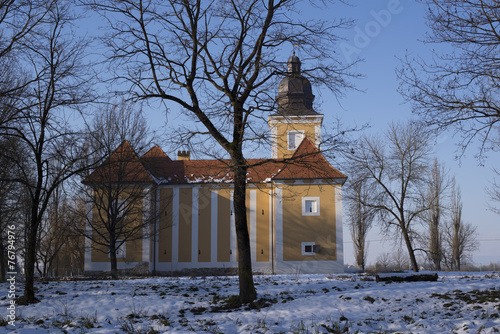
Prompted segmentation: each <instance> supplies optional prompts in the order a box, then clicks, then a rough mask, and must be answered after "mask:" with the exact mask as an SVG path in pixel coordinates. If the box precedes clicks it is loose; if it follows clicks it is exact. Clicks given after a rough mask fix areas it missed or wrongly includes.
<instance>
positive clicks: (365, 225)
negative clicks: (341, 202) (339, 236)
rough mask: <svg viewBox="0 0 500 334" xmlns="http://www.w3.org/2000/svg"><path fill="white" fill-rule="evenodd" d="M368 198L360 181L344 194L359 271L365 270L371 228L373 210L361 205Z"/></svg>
mask: <svg viewBox="0 0 500 334" xmlns="http://www.w3.org/2000/svg"><path fill="white" fill-rule="evenodd" d="M369 196H370V194H369V193H367V191H366V188H365V186H364V184H363V181H362V180H359V181H358V182H355V183H354V184H353V186H352V187H349V188H348V190H347V191H346V192H345V195H344V198H345V199H346V202H347V203H348V204H347V221H348V224H349V226H350V228H351V237H352V242H353V244H354V257H355V259H356V264H357V266H358V268H359V269H361V270H365V266H366V257H367V251H368V245H367V243H366V237H367V235H368V231H369V230H370V228H371V226H372V222H373V219H374V218H375V217H374V216H375V215H374V210H372V209H371V208H370V207H367V206H365V205H363V203H366V202H367V200H368V197H369Z"/></svg>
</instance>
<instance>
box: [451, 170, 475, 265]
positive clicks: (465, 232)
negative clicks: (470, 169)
mask: <svg viewBox="0 0 500 334" xmlns="http://www.w3.org/2000/svg"><path fill="white" fill-rule="evenodd" d="M462 206H463V204H462V196H461V192H460V187H459V186H458V185H457V184H456V182H455V179H452V181H451V202H450V217H449V220H448V222H447V224H446V226H445V229H444V238H443V239H444V240H443V241H444V246H445V249H444V254H443V257H444V260H445V264H446V266H447V267H448V268H450V269H451V270H460V268H461V265H462V263H463V261H464V260H465V259H467V258H469V257H470V256H471V254H472V252H473V251H475V250H476V249H477V248H478V244H477V241H476V235H477V232H476V230H477V228H476V227H474V226H472V225H471V224H466V223H464V221H463V219H462Z"/></svg>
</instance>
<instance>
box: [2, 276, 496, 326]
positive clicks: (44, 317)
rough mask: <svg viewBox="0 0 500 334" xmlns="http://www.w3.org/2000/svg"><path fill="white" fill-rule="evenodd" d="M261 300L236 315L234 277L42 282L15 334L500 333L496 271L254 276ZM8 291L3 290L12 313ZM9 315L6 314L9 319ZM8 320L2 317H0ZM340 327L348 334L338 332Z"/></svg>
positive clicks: (19, 309) (19, 314) (20, 315)
mask: <svg viewBox="0 0 500 334" xmlns="http://www.w3.org/2000/svg"><path fill="white" fill-rule="evenodd" d="M255 281H256V284H257V291H258V294H259V298H260V300H259V301H258V302H256V303H255V305H252V306H242V307H239V308H237V309H234V308H231V307H230V305H229V304H228V298H229V297H230V296H231V295H235V294H237V291H238V287H237V280H236V278H235V277H207V278H149V279H133V280H132V279H130V280H128V279H127V280H119V281H71V282H69V281H67V282H39V283H37V285H36V287H37V289H38V291H37V296H38V297H39V298H40V299H41V300H42V301H41V302H40V303H38V304H36V305H30V306H16V312H17V317H18V319H17V320H16V322H15V324H16V327H15V328H14V327H12V326H5V322H3V323H2V327H0V332H9V333H10V332H12V333H151V334H153V333H167V332H168V333H337V332H338V333H340V332H345V333H410V332H411V333H478V332H481V333H499V332H500V274H499V273H491V272H490V273H439V280H438V281H437V282H412V283H377V282H375V281H374V280H373V277H371V276H363V275H296V276H256V277H255ZM7 291H8V286H7V285H6V284H2V285H1V286H0V303H1V308H2V309H3V310H6V307H7V306H8V299H7ZM4 314H5V313H4ZM2 316H3V314H2ZM342 330H344V331H342Z"/></svg>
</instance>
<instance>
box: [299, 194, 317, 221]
mask: <svg viewBox="0 0 500 334" xmlns="http://www.w3.org/2000/svg"><path fill="white" fill-rule="evenodd" d="M302 216H319V197H302Z"/></svg>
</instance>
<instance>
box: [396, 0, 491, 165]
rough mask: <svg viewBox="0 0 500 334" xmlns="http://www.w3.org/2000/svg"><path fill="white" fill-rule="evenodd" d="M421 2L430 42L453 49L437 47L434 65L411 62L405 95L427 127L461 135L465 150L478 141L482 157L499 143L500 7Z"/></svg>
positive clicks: (479, 1) (475, 0)
mask: <svg viewBox="0 0 500 334" xmlns="http://www.w3.org/2000/svg"><path fill="white" fill-rule="evenodd" d="M422 2H423V3H425V4H427V6H428V11H427V22H428V23H427V24H428V26H429V27H430V29H431V33H430V34H429V35H428V36H427V38H426V40H425V41H426V42H427V43H431V44H443V45H445V46H451V47H452V48H453V49H452V50H451V51H449V49H446V50H445V51H443V52H440V51H439V49H437V51H435V52H434V53H435V54H434V57H433V58H432V61H431V62H426V61H424V60H423V59H406V61H405V62H404V64H403V68H402V69H401V71H400V72H399V77H400V79H401V82H402V86H401V89H400V91H401V93H402V94H403V96H405V97H406V98H407V99H408V100H410V101H411V102H412V103H413V110H414V112H415V113H417V115H419V116H420V117H421V118H422V119H424V120H425V121H426V123H427V124H429V125H431V126H433V127H435V128H436V129H439V130H441V129H445V128H454V129H455V130H457V131H458V132H459V133H461V134H462V142H461V146H462V149H465V148H466V147H467V146H469V144H470V143H471V141H472V140H473V139H475V138H476V139H479V140H480V142H481V148H480V150H479V153H478V154H479V156H483V155H484V154H485V153H486V152H487V151H488V149H489V148H490V147H491V145H498V141H497V140H498V137H496V136H497V135H498V132H497V131H495V127H498V122H499V121H500V100H499V96H500V83H499V82H500V66H499V64H500V56H499V55H500V38H499V36H500V16H499V12H500V5H499V3H498V1H496V0H465V1H448V0H423V1H422ZM490 139H492V140H493V141H497V143H496V144H495V143H492V142H491V141H489V140H490ZM497 148H498V146H497Z"/></svg>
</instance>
